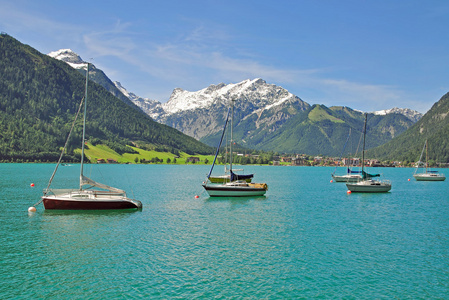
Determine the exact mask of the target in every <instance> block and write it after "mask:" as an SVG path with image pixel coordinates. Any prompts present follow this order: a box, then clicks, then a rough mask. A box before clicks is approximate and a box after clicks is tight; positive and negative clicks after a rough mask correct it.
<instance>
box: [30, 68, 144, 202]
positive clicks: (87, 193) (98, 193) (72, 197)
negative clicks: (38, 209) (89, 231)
mask: <svg viewBox="0 0 449 300" xmlns="http://www.w3.org/2000/svg"><path fill="white" fill-rule="evenodd" d="M88 79H89V64H87V71H86V87H85V96H84V122H83V138H82V143H81V145H82V146H81V170H80V185H79V188H77V189H50V185H51V182H52V180H53V178H54V176H55V174H56V171H57V169H58V166H59V165H60V164H61V158H62V155H63V153H64V151H65V149H66V146H67V141H68V140H69V138H70V133H71V132H72V130H70V133H69V136H68V138H67V141H66V144H65V146H64V149H63V150H62V152H61V156H60V158H59V161H58V163H57V165H56V168H55V170H54V172H53V175H52V176H51V178H50V182H49V183H48V186H47V189H46V190H44V194H43V196H42V197H41V199H42V200H41V202H43V203H44V207H45V209H62V210H92V209H141V208H142V203H141V202H140V201H139V200H134V199H130V198H128V197H127V196H126V192H125V191H123V190H120V189H117V188H114V187H110V186H108V185H105V184H102V183H98V182H95V181H93V180H92V179H90V178H88V177H86V176H84V175H83V168H84V145H85V136H86V100H87V86H88ZM82 104H83V101H81V104H80V107H79V110H78V113H77V115H76V117H75V121H76V119H77V117H78V114H79V112H80V110H81V105H82ZM75 121H74V122H73V124H72V129H73V126H74V124H75ZM93 187H97V188H98V189H92V188H93ZM39 203H40V202H39ZM39 203H38V204H39Z"/></svg>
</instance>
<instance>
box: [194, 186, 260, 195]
mask: <svg viewBox="0 0 449 300" xmlns="http://www.w3.org/2000/svg"><path fill="white" fill-rule="evenodd" d="M203 187H204V189H205V190H206V192H207V193H208V194H209V196H211V197H249V196H264V195H265V193H266V192H267V187H266V184H265V185H261V186H260V187H258V186H257V185H254V186H252V185H249V186H227V185H223V184H209V185H206V184H203Z"/></svg>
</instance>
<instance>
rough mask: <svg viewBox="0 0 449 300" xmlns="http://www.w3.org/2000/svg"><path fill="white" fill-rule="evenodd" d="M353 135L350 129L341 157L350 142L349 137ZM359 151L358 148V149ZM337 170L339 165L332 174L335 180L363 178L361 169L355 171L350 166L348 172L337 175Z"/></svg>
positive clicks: (345, 180) (354, 180)
mask: <svg viewBox="0 0 449 300" xmlns="http://www.w3.org/2000/svg"><path fill="white" fill-rule="evenodd" d="M350 136H351V129H349V133H348V137H347V138H346V142H345V145H344V146H343V150H342V152H341V155H340V159H341V158H342V157H343V153H344V151H345V148H346V144H347V143H348V140H349V137H350ZM357 151H358V149H357ZM336 171H337V167H335V170H334V172H333V173H332V174H331V175H332V179H333V180H335V182H357V181H359V180H360V179H361V178H362V175H360V174H361V171H353V170H351V168H349V166H348V167H347V169H346V174H344V175H335V172H336Z"/></svg>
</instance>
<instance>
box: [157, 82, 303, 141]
mask: <svg viewBox="0 0 449 300" xmlns="http://www.w3.org/2000/svg"><path fill="white" fill-rule="evenodd" d="M231 99H234V100H236V101H235V114H234V121H235V124H236V125H237V124H238V123H239V122H241V121H243V120H246V119H251V120H252V123H253V125H254V126H255V128H257V129H259V128H265V129H267V130H275V129H276V128H278V127H279V126H282V124H283V123H285V121H287V120H288V119H289V118H290V117H291V116H293V115H295V114H296V113H298V112H299V111H304V110H306V109H307V108H308V107H309V106H310V105H309V104H308V103H306V102H304V101H302V100H301V99H300V98H299V97H297V96H295V95H293V94H292V93H290V92H288V91H287V90H285V89H283V88H282V87H279V86H276V85H274V84H268V83H266V82H265V81H264V80H262V79H260V78H257V79H253V80H249V79H248V80H244V81H242V82H239V83H231V84H224V83H220V84H218V85H211V86H209V87H207V88H204V89H202V90H199V91H196V92H190V91H186V90H183V89H180V88H176V89H174V90H173V93H172V95H171V96H170V99H169V100H168V101H167V102H166V103H157V102H153V103H152V104H151V105H153V108H152V109H151V112H149V115H150V116H151V117H152V118H153V119H155V120H156V121H158V122H161V123H164V124H166V125H169V126H172V127H174V128H176V129H178V130H180V131H182V132H183V133H185V134H187V135H190V136H192V137H194V138H196V139H202V138H204V137H206V136H209V135H213V134H215V133H216V132H218V131H221V130H222V125H223V123H224V121H225V120H224V119H225V116H226V112H227V110H228V107H229V105H230V101H231Z"/></svg>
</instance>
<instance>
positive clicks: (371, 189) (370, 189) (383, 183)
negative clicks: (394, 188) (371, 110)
mask: <svg viewBox="0 0 449 300" xmlns="http://www.w3.org/2000/svg"><path fill="white" fill-rule="evenodd" d="M366 119H367V114H366V113H365V123H364V126H363V150H362V178H361V179H360V180H359V181H358V182H354V183H346V187H347V188H348V190H349V191H351V192H360V193H385V192H388V191H389V190H391V182H390V181H389V180H375V179H372V178H373V177H378V176H380V175H379V174H374V175H373V174H368V173H366V172H365V170H364V166H365V136H366Z"/></svg>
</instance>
